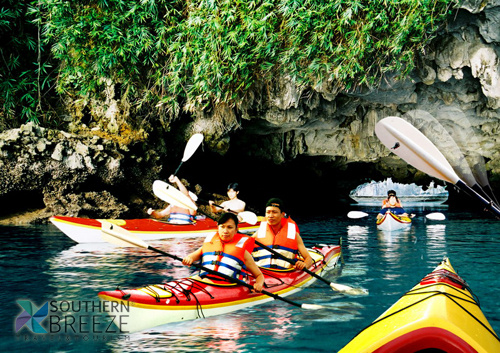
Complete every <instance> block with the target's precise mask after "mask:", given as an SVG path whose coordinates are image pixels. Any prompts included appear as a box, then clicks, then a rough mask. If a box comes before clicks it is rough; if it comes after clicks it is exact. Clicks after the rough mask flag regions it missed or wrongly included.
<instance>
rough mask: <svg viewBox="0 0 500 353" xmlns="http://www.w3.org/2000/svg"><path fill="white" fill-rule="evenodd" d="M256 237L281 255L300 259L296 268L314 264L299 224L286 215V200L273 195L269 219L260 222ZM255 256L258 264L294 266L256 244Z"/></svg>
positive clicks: (260, 265)
mask: <svg viewBox="0 0 500 353" xmlns="http://www.w3.org/2000/svg"><path fill="white" fill-rule="evenodd" d="M253 237H254V238H255V239H256V240H257V241H259V242H260V243H262V244H263V245H266V246H268V247H270V248H272V249H273V250H275V251H276V252H278V253H280V254H281V255H283V256H285V257H287V258H289V259H292V260H297V261H296V262H295V266H294V267H295V268H296V269H298V270H302V269H304V268H309V267H310V266H311V265H312V263H313V261H312V258H311V255H310V254H309V251H307V249H306V247H305V245H304V242H303V241H302V238H301V236H300V233H299V232H298V228H297V225H296V224H295V222H294V221H292V220H291V219H289V218H286V217H285V212H284V208H283V201H282V200H280V199H278V198H272V199H270V200H269V201H268V202H267V204H266V220H265V221H264V222H261V224H260V228H259V230H258V231H257V232H256V233H255V234H254V235H253ZM252 256H253V257H254V259H255V262H256V263H257V265H258V266H259V267H265V268H276V269H287V268H291V267H292V266H293V265H291V264H290V263H289V262H287V261H285V260H283V259H280V258H279V257H278V256H276V255H274V254H272V253H271V252H269V251H268V250H265V249H264V248H261V247H259V246H256V247H255V249H254V251H253V253H252Z"/></svg>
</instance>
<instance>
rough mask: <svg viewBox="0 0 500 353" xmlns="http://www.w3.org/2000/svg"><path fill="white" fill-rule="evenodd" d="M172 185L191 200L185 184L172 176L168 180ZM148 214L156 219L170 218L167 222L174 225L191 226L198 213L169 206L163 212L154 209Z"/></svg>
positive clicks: (149, 210)
mask: <svg viewBox="0 0 500 353" xmlns="http://www.w3.org/2000/svg"><path fill="white" fill-rule="evenodd" d="M168 181H169V182H170V183H171V184H176V185H177V188H178V189H179V190H180V191H181V192H182V193H183V194H184V195H187V197H189V198H191V196H190V195H189V191H188V190H187V189H186V187H185V186H184V184H183V183H182V182H181V181H180V180H179V178H178V177H176V176H175V175H171V176H170V177H169V178H168ZM147 212H148V214H149V215H150V216H151V217H153V218H156V219H161V218H165V217H167V216H168V219H167V222H168V223H173V224H191V223H193V220H194V216H195V215H196V211H191V210H189V209H187V208H182V207H178V206H174V205H169V206H167V207H166V208H165V209H163V210H162V211H157V210H153V209H151V208H150V209H148V211H147Z"/></svg>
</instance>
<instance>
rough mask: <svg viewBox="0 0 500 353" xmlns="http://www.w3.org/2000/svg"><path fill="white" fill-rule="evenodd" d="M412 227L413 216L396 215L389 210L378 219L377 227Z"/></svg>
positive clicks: (383, 228)
mask: <svg viewBox="0 0 500 353" xmlns="http://www.w3.org/2000/svg"><path fill="white" fill-rule="evenodd" d="M410 227H411V218H409V217H403V216H398V215H395V214H394V213H392V212H390V211H387V212H386V213H385V214H384V216H383V217H382V218H380V219H378V220H377V229H380V230H385V231H391V230H400V229H408V228H410Z"/></svg>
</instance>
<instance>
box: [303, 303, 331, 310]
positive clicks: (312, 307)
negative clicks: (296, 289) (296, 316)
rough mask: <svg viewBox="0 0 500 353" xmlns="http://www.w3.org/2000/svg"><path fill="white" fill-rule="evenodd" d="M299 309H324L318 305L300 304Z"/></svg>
mask: <svg viewBox="0 0 500 353" xmlns="http://www.w3.org/2000/svg"><path fill="white" fill-rule="evenodd" d="M300 307H301V308H302V309H308V310H320V309H325V307H324V306H323V305H318V304H301V305H300Z"/></svg>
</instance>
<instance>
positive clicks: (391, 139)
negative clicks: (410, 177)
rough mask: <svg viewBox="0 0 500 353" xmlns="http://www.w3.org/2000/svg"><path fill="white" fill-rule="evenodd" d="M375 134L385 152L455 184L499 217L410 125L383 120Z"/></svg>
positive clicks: (495, 207) (498, 212)
mask: <svg viewBox="0 0 500 353" xmlns="http://www.w3.org/2000/svg"><path fill="white" fill-rule="evenodd" d="M375 133H376V134H377V136H378V138H379V139H380V141H382V143H383V144H384V145H385V146H386V147H387V148H389V149H390V150H391V151H392V152H394V153H395V154H396V155H398V156H399V157H401V158H402V159H403V160H405V161H406V162H407V163H409V164H411V165H412V166H414V167H415V168H417V169H419V170H421V171H423V172H424V173H426V174H429V175H430V176H432V177H435V178H438V179H441V180H444V181H447V182H449V183H451V184H455V185H456V186H457V187H458V188H459V189H461V190H463V191H464V192H466V193H467V194H469V195H471V196H473V197H475V198H476V199H477V200H479V201H480V202H481V203H482V204H483V205H484V206H485V208H486V209H487V210H489V211H490V212H492V213H493V214H494V215H495V216H497V217H498V216H500V209H499V208H498V207H497V206H496V205H495V204H494V203H493V202H490V201H488V200H486V199H485V198H484V197H483V196H481V195H480V194H479V193H477V192H476V191H475V190H473V189H472V188H471V187H469V186H468V185H467V184H466V183H465V182H463V181H462V180H461V179H460V178H459V177H458V175H457V174H456V173H455V171H454V170H453V168H452V167H451V165H450V164H449V163H448V161H447V160H446V158H445V157H444V156H443V154H442V153H441V152H440V151H439V150H438V149H437V147H436V146H435V145H434V144H433V143H432V142H431V141H430V140H429V139H428V138H427V137H425V136H424V135H423V134H422V133H421V132H420V131H419V130H417V129H416V128H415V127H413V125H411V124H410V123H408V122H406V121H404V120H403V119H401V118H398V117H387V118H384V119H382V120H381V121H379V122H378V123H377V124H376V125H375Z"/></svg>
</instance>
